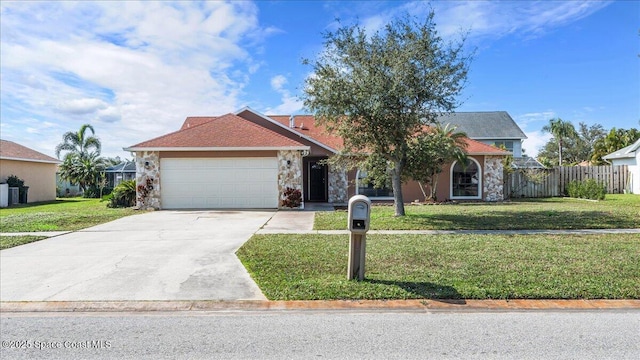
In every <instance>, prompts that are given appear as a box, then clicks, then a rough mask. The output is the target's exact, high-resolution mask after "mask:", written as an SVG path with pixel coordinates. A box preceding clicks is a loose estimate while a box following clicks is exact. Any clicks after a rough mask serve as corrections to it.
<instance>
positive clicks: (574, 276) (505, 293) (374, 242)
mask: <svg viewBox="0 0 640 360" xmlns="http://www.w3.org/2000/svg"><path fill="white" fill-rule="evenodd" d="M348 242H349V241H348V237H346V236H345V235H308V234H307V235H298V234H288V235H255V236H254V237H253V238H251V240H249V241H248V242H247V243H246V244H245V245H244V246H243V247H242V248H240V250H238V252H237V255H238V257H239V258H240V260H241V261H242V262H243V264H244V265H245V267H246V268H247V270H248V271H249V273H250V274H251V275H252V277H253V279H254V280H255V281H256V282H257V284H258V286H260V288H261V289H262V291H263V293H264V294H265V296H267V298H269V299H270V300H334V299H640V242H639V239H638V235H637V234H624V235H621V234H600V235H586V236H585V235H582V236H578V235H509V236H507V235H368V236H367V260H366V275H365V277H366V279H365V281H362V282H357V281H348V280H346V272H347V254H348Z"/></svg>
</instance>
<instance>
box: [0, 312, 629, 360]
mask: <svg viewBox="0 0 640 360" xmlns="http://www.w3.org/2000/svg"><path fill="white" fill-rule="evenodd" d="M1 329H2V332H1V334H2V336H1V337H2V353H1V356H0V357H1V358H2V359H33V358H46V359H85V358H91V359H112V358H118V359H187V358H188V359H284V358H286V359H311V358H316V359H427V358H428V359H474V358H479V359H638V357H639V356H640V345H639V344H640V342H639V341H638V340H639V339H640V311H638V310H616V311H612V310H598V311H594V310H591V311H526V312H385V311H375V312H370V311H309V310H306V311H259V312H255V311H242V312H224V311H222V312H173V313H57V314H55V313H13V314H12V313H3V314H2V318H1ZM16 347H19V348H16Z"/></svg>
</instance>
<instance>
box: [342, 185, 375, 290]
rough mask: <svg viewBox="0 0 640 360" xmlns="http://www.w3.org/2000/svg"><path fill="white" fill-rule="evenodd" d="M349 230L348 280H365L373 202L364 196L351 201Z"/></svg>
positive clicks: (358, 196) (357, 196)
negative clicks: (365, 262) (368, 234)
mask: <svg viewBox="0 0 640 360" xmlns="http://www.w3.org/2000/svg"><path fill="white" fill-rule="evenodd" d="M348 213H349V216H348V224H347V226H348V228H349V231H350V232H351V239H350V241H349V265H348V267H347V279H348V280H352V279H356V278H357V279H358V280H364V261H365V255H366V248H367V246H366V245H367V231H368V230H369V222H370V218H371V200H369V198H368V197H366V196H364V195H356V196H353V197H352V198H351V199H349V207H348Z"/></svg>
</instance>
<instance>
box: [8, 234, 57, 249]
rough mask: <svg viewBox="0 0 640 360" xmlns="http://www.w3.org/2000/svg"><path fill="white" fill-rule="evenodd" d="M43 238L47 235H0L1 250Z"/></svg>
mask: <svg viewBox="0 0 640 360" xmlns="http://www.w3.org/2000/svg"><path fill="white" fill-rule="evenodd" d="M42 239H46V237H45V236H31V235H15V236H0V250H4V249H8V248H12V247H14V246H19V245H24V244H28V243H31V242H34V241H39V240H42Z"/></svg>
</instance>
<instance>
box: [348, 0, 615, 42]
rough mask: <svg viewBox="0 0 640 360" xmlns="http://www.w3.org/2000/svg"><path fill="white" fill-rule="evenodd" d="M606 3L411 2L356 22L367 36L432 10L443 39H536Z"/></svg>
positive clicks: (589, 13) (584, 0)
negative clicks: (465, 35) (464, 35)
mask: <svg viewBox="0 0 640 360" xmlns="http://www.w3.org/2000/svg"><path fill="white" fill-rule="evenodd" d="M609 3H610V1H593V0H575V1H479V0H470V1H434V2H430V3H427V2H424V1H412V2H408V3H403V4H400V5H398V6H396V7H393V8H390V9H389V8H387V9H384V12H380V11H381V10H379V9H376V11H377V12H378V13H375V14H371V15H369V16H366V17H363V18H362V19H361V20H360V21H359V22H360V24H361V25H362V26H363V27H364V28H365V30H366V31H367V33H368V34H371V33H373V32H375V31H376V30H380V29H382V27H383V26H384V25H385V24H386V23H388V22H389V21H390V20H391V19H392V18H394V17H397V16H402V15H404V14H407V13H408V14H410V15H412V16H417V17H422V18H424V17H426V16H427V15H428V13H429V11H430V10H431V9H433V10H434V11H435V19H434V20H435V23H436V24H437V29H438V32H439V33H440V35H441V36H443V37H444V38H451V37H456V36H458V35H460V33H461V32H466V31H469V36H470V37H471V38H485V37H490V38H493V39H496V38H501V37H503V36H505V35H508V34H512V33H517V34H520V35H522V36H538V35H541V34H544V33H546V32H548V31H550V30H552V29H554V28H557V27H560V26H563V25H566V24H568V23H571V22H574V21H577V20H580V19H582V18H584V17H587V16H589V15H591V14H592V13H594V12H596V11H598V10H600V9H602V8H603V7H605V6H607V5H608V4H609Z"/></svg>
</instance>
